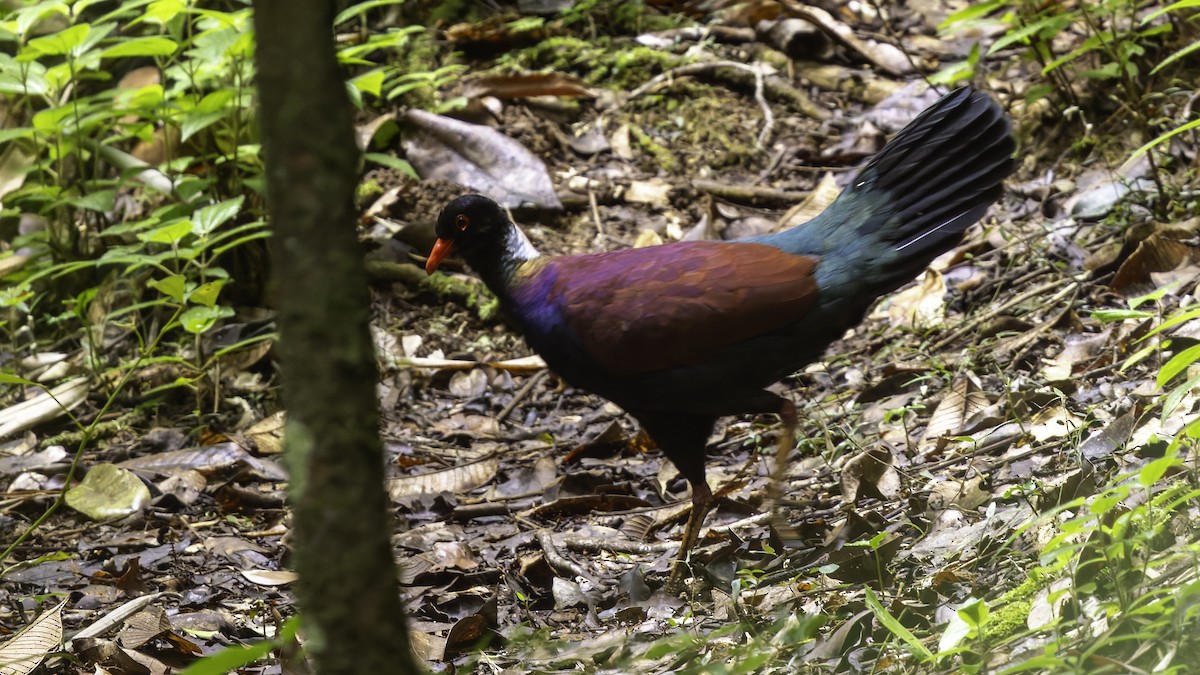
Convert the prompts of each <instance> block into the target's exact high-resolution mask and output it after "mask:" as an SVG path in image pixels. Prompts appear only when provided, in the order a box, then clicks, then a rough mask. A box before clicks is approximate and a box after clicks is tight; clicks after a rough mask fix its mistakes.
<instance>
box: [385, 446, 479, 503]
mask: <svg viewBox="0 0 1200 675" xmlns="http://www.w3.org/2000/svg"><path fill="white" fill-rule="evenodd" d="M499 469H500V460H499V459H498V458H497V457H495V456H491V457H484V458H483V459H480V460H476V461H474V462H470V463H468V464H462V465H459V466H452V467H450V468H449V469H442V470H440V471H431V472H429V473H422V474H417V475H415V476H404V477H402V478H393V479H391V480H389V481H388V482H387V490H388V496H390V497H391V498H392V499H393V500H398V499H401V498H403V497H407V496H409V495H416V494H436V493H438V492H450V493H454V494H462V493H464V492H469V491H471V490H474V489H475V488H477V487H479V486H481V485H483V484H485V483H487V482H488V481H490V480H492V479H493V478H495V477H496V472H497V471H498V470H499Z"/></svg>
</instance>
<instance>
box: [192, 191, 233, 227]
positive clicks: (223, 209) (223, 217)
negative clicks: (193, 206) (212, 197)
mask: <svg viewBox="0 0 1200 675" xmlns="http://www.w3.org/2000/svg"><path fill="white" fill-rule="evenodd" d="M242 200H243V197H242V196H238V197H234V198H233V199H226V200H225V201H223V202H218V203H216V204H209V205H208V206H205V207H204V208H201V209H198V210H197V211H196V212H195V213H194V214H192V232H193V233H194V234H195V235H196V236H197V237H204V236H207V235H208V234H210V233H211V232H212V231H213V230H215V229H217V228H218V227H220V226H221V225H224V224H225V223H227V222H229V220H231V219H232V218H233V217H234V216H236V215H237V214H238V212H239V211H240V210H241V208H242Z"/></svg>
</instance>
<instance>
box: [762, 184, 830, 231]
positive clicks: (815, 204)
mask: <svg viewBox="0 0 1200 675" xmlns="http://www.w3.org/2000/svg"><path fill="white" fill-rule="evenodd" d="M841 193H842V191H841V188H839V187H838V186H837V181H835V180H834V179H833V173H832V172H831V173H826V174H825V177H824V178H822V179H821V182H819V183H817V186H816V187H814V188H813V189H812V191H811V192H809V193H808V196H807V197H805V198H804V201H802V202H800V203H799V204H796V205H795V206H793V207H792V208H790V209H788V210H787V213H785V214H783V217H782V218H780V219H779V224H778V225H776V226H775V231H779V230H788V229H791V228H793V227H796V226H797V225H801V224H803V223H807V222H808V221H810V220H812V219H813V218H816V217H817V216H818V215H820V213H821V212H822V211H824V210H825V209H826V208H828V207H829V205H830V204H832V203H833V200H835V199H837V198H838V195H839V194H841Z"/></svg>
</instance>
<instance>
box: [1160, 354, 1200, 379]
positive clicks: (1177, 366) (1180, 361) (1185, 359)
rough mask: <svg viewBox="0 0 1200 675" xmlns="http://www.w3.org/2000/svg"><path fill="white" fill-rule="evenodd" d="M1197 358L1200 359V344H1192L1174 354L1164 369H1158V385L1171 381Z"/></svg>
mask: <svg viewBox="0 0 1200 675" xmlns="http://www.w3.org/2000/svg"><path fill="white" fill-rule="evenodd" d="M1196 359H1200V345H1192V346H1191V347H1188V348H1187V349H1185V350H1183V351H1181V352H1179V353H1178V354H1176V355H1175V356H1172V357H1171V360H1170V361H1167V363H1166V364H1165V365H1164V366H1163V367H1162V370H1160V371H1158V386H1159V387H1162V386H1163V385H1165V384H1166V383H1168V382H1170V381H1171V378H1173V377H1175V376H1176V375H1178V374H1180V373H1182V372H1183V371H1185V370H1187V367H1188V366H1190V365H1192V364H1193V363H1195V361H1196Z"/></svg>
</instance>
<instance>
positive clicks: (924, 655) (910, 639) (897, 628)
mask: <svg viewBox="0 0 1200 675" xmlns="http://www.w3.org/2000/svg"><path fill="white" fill-rule="evenodd" d="M863 590H865V591H866V594H867V595H866V603H867V608H868V609H870V610H871V612H872V613H873V614H874V615H875V618H876V619H878V620H879V623H881V624H883V626H884V627H885V628H887V629H888V630H889V631H891V632H892V634H893V635H895V636H896V637H898V638H900V639H901V640H903V641H904V644H905V645H907V647H908V651H910V652H912V654H913V656H916V657H917V658H919V659H921V660H922V661H932V660H933V654H932V653H931V652H930V651H929V649H928V648H927V647H926V646H925V645H923V644H921V641H920V640H918V639H917V636H915V635H913V634H912V632H911V631H909V630H908V629H907V628H905V627H904V624H902V623H900V621H899V620H898V619H897V618H896V617H894V616H892V613H891V612H889V611H887V608H886V607H884V606H883V603H881V602H879V596H877V595H875V591H873V590H871V588H870V587H867V588H865V589H863Z"/></svg>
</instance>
